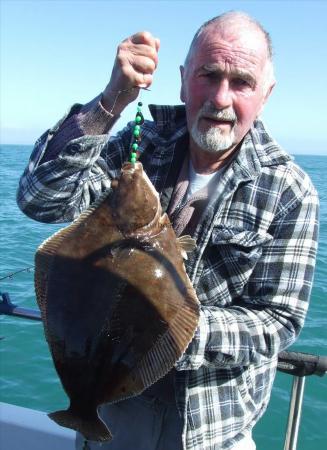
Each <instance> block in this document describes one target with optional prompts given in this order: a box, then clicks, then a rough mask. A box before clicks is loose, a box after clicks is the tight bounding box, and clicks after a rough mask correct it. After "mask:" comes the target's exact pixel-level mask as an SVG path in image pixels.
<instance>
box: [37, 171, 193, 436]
mask: <svg viewBox="0 0 327 450" xmlns="http://www.w3.org/2000/svg"><path fill="white" fill-rule="evenodd" d="M193 248H194V241H193V240H192V239H191V238H190V237H189V236H183V237H181V238H178V239H177V238H176V236H175V233H174V231H173V229H172V226H171V224H170V221H169V219H168V216H167V215H166V214H164V215H162V212H161V206H160V201H159V195H158V193H157V192H156V190H155V189H154V187H153V185H152V184H151V182H150V180H149V179H148V177H147V175H146V174H145V172H144V171H143V168H142V164H141V163H139V162H138V163H136V164H131V163H125V164H124V165H123V168H122V171H121V175H120V177H119V179H118V180H115V181H114V182H113V183H112V189H110V190H109V191H108V192H107V193H105V194H104V195H103V196H102V197H101V198H100V199H99V200H98V201H97V202H96V203H95V204H94V205H93V206H92V207H90V208H89V209H88V210H87V211H86V212H84V213H82V214H81V215H80V217H79V218H78V219H76V220H75V221H74V222H73V223H72V224H71V225H69V226H68V227H66V228H63V229H62V230H60V231H59V232H57V233H55V234H54V235H53V236H51V237H50V238H49V239H47V240H46V241H45V242H44V243H43V244H41V246H40V247H39V248H38V250H37V252H36V257H35V260H36V261H35V288H36V296H37V301H38V304H39V307H40V309H41V313H42V318H43V324H44V330H45V336H46V339H47V341H48V344H49V348H50V351H51V354H52V358H53V361H54V365H55V367H56V370H57V372H58V375H59V378H60V380H61V383H62V385H63V387H64V389H65V391H66V393H67V395H68V397H69V400H70V406H69V408H68V409H67V410H65V411H57V412H54V413H51V414H50V415H49V416H50V417H51V418H52V419H53V420H55V421H56V422H57V423H58V424H60V425H62V426H65V427H69V428H73V429H75V430H77V431H79V432H81V433H82V434H83V435H84V437H85V438H87V439H90V440H95V441H106V440H110V439H111V434H110V431H109V430H108V428H107V426H106V425H105V424H104V423H103V422H102V421H101V419H100V418H99V416H98V413H97V409H98V406H99V405H101V404H103V403H110V402H117V401H119V400H122V399H125V398H128V397H132V396H135V395H138V394H140V393H141V392H142V391H143V390H144V389H146V388H147V387H149V386H150V385H152V384H153V383H155V382H156V381H157V380H158V379H160V378H161V377H163V376H164V375H165V374H167V373H168V372H169V370H171V369H172V368H173V366H174V364H175V362H176V361H177V360H178V359H179V358H180V356H181V355H182V354H183V352H184V351H185V349H186V348H187V346H188V344H189V343H190V341H191V339H192V337H193V335H194V332H195V330H196V327H197V324H198V320H199V302H198V300H197V297H196V294H195V291H194V289H193V287H192V285H191V282H190V280H189V278H188V276H187V274H186V271H185V268H184V264H183V256H185V255H186V252H187V251H191V250H192V249H193ZM109 425H110V424H109Z"/></svg>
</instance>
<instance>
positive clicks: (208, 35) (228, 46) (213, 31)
mask: <svg viewBox="0 0 327 450" xmlns="http://www.w3.org/2000/svg"><path fill="white" fill-rule="evenodd" d="M194 50H195V54H196V57H199V56H206V55H208V56H210V55H213V56H215V55H216V56H221V57H225V59H226V61H229V62H232V60H234V62H238V61H239V62H240V63H241V62H242V59H243V60H244V62H246V60H248V62H249V63H250V64H254V65H257V64H259V65H261V64H262V63H265V62H266V61H267V58H268V53H267V43H266V40H265V37H264V35H263V33H262V32H261V30H258V29H256V28H254V27H253V26H249V25H248V26H244V27H240V26H236V25H235V23H233V24H232V25H231V26H227V25H226V24H225V25H224V26H222V25H219V24H218V25H217V24H215V23H213V24H211V25H208V26H207V27H206V28H205V29H203V31H202V33H201V34H200V35H199V37H198V40H197V44H196V45H195V49H194ZM200 59H201V58H200Z"/></svg>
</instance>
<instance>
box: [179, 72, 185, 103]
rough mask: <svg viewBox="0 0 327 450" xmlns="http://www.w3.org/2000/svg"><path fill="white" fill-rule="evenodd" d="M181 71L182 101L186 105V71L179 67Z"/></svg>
mask: <svg viewBox="0 0 327 450" xmlns="http://www.w3.org/2000/svg"><path fill="white" fill-rule="evenodd" d="M179 71H180V74H181V91H180V99H181V101H182V102H183V103H185V87H184V72H185V69H184V67H183V66H179Z"/></svg>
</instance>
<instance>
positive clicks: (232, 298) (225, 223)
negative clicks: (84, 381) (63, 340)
mask: <svg viewBox="0 0 327 450" xmlns="http://www.w3.org/2000/svg"><path fill="white" fill-rule="evenodd" d="M158 49H159V41H158V39H155V38H154V37H153V36H151V34H149V33H147V32H142V33H137V34H135V35H133V36H132V37H130V38H128V39H126V40H125V41H124V42H122V43H121V44H120V46H119V47H118V52H117V57H116V61H115V64H114V67H113V71H112V75H111V79H110V82H109V84H108V86H107V87H106V89H105V90H104V92H103V93H102V95H101V96H99V97H97V98H96V99H95V100H93V101H91V102H90V103H88V104H87V105H84V106H82V105H74V106H73V107H72V109H71V110H70V112H69V114H68V115H67V116H66V117H64V119H62V120H61V121H60V122H59V123H58V124H57V125H56V126H55V127H54V128H53V129H51V130H49V131H48V132H46V133H45V134H44V135H43V136H42V137H41V138H40V139H39V141H38V142H37V143H36V146H35V149H34V151H33V153H32V156H31V160H30V163H29V165H28V167H27V169H26V171H25V172H24V174H23V176H22V179H21V182H20V186H19V191H18V197H17V198H18V204H19V206H20V207H21V209H22V210H23V211H24V212H25V213H26V214H27V215H29V216H30V217H32V218H34V219H36V220H40V221H44V222H60V221H68V220H72V219H74V218H75V217H77V215H78V214H79V213H80V212H81V211H83V210H84V209H85V208H86V207H88V206H89V205H90V203H91V202H93V201H94V200H95V199H96V198H97V197H98V196H99V194H100V193H101V192H103V191H104V190H105V189H107V188H108V187H109V186H110V180H111V179H112V178H113V177H115V176H117V175H118V174H119V169H120V167H121V165H122V163H123V161H124V160H126V159H127V157H128V153H129V149H130V143H131V138H132V126H130V125H129V126H127V127H126V128H125V129H123V130H122V131H121V132H119V133H118V134H117V136H115V137H111V138H110V139H109V140H108V136H107V135H106V133H108V132H109V131H110V129H111V127H112V125H113V123H114V122H115V121H116V120H117V118H118V117H119V114H120V113H121V111H122V110H123V109H124V108H125V107H126V105H127V104H129V103H130V102H131V101H133V100H135V99H136V98H137V95H138V92H139V88H140V87H142V86H143V87H146V86H150V85H151V83H152V77H153V74H154V72H155V69H156V66H157V58H158V56H157V54H158ZM181 80H182V86H181V100H182V102H183V103H184V104H185V106H184V105H180V106H177V107H168V106H164V107H159V106H152V107H150V110H151V113H152V116H153V122H151V121H146V123H145V124H144V125H143V127H142V128H143V134H142V143H141V158H140V159H141V161H142V162H143V165H144V167H145V169H146V171H147V173H148V175H149V177H150V179H151V180H152V182H153V184H154V185H155V187H156V189H157V190H158V191H159V193H160V197H161V202H162V206H163V209H164V210H166V211H167V212H168V214H169V216H170V218H171V221H172V223H173V226H174V229H175V231H176V234H177V235H180V234H182V233H183V234H184V233H188V234H191V235H192V236H193V237H194V238H195V239H196V242H197V248H196V249H195V250H194V252H193V253H192V254H191V256H190V258H189V260H188V261H187V263H186V269H187V272H188V274H189V277H190V279H191V281H192V283H193V285H194V287H195V289H196V292H197V295H198V298H199V301H200V302H201V312H200V322H199V326H198V329H197V331H196V334H195V336H194V338H193V340H192V342H191V343H190V345H189V347H188V349H187V350H186V352H185V353H184V354H183V356H182V357H181V358H180V360H179V361H177V363H176V365H175V368H174V370H173V371H171V372H170V373H169V374H168V375H167V376H166V377H164V378H163V379H162V380H160V381H159V382H158V383H156V384H155V385H154V386H152V387H150V388H149V389H148V390H146V391H145V392H144V393H143V394H141V395H140V396H138V397H136V398H134V399H129V400H125V401H122V402H120V403H118V404H115V405H109V406H108V405H107V406H104V407H103V408H102V415H103V417H104V419H105V420H108V423H109V424H110V428H111V430H112V432H113V435H114V439H113V440H112V442H110V443H108V444H105V445H104V446H103V447H101V448H108V449H111V450H123V449H124V450H128V449H133V450H154V449H157V450H168V449H169V450H170V449H174V450H179V449H193V450H209V449H210V450H217V449H234V450H235V449H244V450H245V449H246V450H249V449H252V448H255V445H254V442H253V440H252V438H251V430H252V428H253V426H254V425H255V424H256V422H257V421H258V420H259V418H260V417H261V416H262V414H263V413H264V411H265V409H266V407H267V404H268V401H269V396H270V392H271V388H272V384H273V380H274V376H275V371H276V363H277V355H278V353H279V351H281V350H282V349H284V348H286V347H287V346H288V345H290V344H291V343H292V342H294V340H295V338H296V337H297V336H298V334H299V332H300V330H301V327H302V326H303V323H304V319H305V314H306V311H307V308H308V302H309V296H310V290H311V285H312V279H313V272H314V264H315V255H316V247H317V228H318V222H317V210H318V201H317V195H316V192H315V189H314V188H313V186H312V184H311V182H310V180H309V178H308V176H307V175H306V174H305V173H303V171H302V170H301V169H300V168H299V167H297V166H296V165H295V164H294V163H293V162H292V160H291V158H290V157H289V156H288V155H287V153H285V152H284V151H283V150H282V149H281V148H280V147H279V146H278V144H277V143H276V142H275V141H274V140H273V139H272V137H271V136H270V135H269V133H268V132H267V131H266V129H265V127H264V125H263V123H262V122H261V121H260V120H259V119H258V116H259V114H260V112H261V111H262V108H263V106H264V104H265V102H266V101H267V99H268V97H269V95H270V93H271V91H272V89H273V86H274V84H275V81H274V76H273V67H272V50H271V42H270V38H269V35H268V34H267V33H266V32H265V31H264V29H263V28H262V26H261V25H260V24H258V23H257V22H256V21H255V20H253V19H252V18H250V17H249V16H247V15H245V14H243V13H227V14H224V15H222V16H218V17H215V18H214V19H212V20H210V21H208V22H206V23H205V24H204V25H202V27H201V28H200V29H199V30H198V32H197V33H196V35H195V37H194V39H193V41H192V44H191V47H190V50H189V53H188V55H187V58H186V61H185V64H184V67H181ZM77 443H79V444H77V445H82V444H83V441H82V439H81V438H80V437H79V438H78V440H77ZM97 445H98V444H93V443H92V444H91V443H90V446H91V448H92V449H93V448H98V446H97Z"/></svg>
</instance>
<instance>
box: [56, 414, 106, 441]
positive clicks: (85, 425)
mask: <svg viewBox="0 0 327 450" xmlns="http://www.w3.org/2000/svg"><path fill="white" fill-rule="evenodd" d="M48 416H49V417H50V419H52V420H53V421H54V422H56V423H57V424H58V425H61V426H62V427H66V428H72V429H73V430H76V431H79V432H80V433H81V434H82V435H83V436H84V437H85V439H88V440H90V441H100V442H104V441H110V440H111V439H112V435H111V433H110V431H109V429H108V427H107V425H106V424H105V423H104V422H103V420H101V419H100V417H99V416H98V414H97V413H95V414H93V415H89V416H87V417H81V416H79V415H77V414H75V413H74V411H72V410H71V409H67V410H62V411H56V412H53V413H50V414H48Z"/></svg>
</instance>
